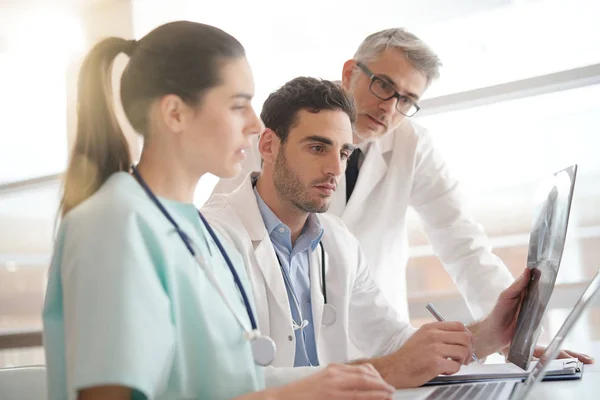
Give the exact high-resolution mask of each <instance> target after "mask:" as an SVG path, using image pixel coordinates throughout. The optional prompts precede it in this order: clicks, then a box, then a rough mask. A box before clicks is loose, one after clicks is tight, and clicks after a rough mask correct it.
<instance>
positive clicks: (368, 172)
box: [342, 141, 388, 219]
mask: <svg viewBox="0 0 600 400" xmlns="http://www.w3.org/2000/svg"><path fill="white" fill-rule="evenodd" d="M387 167H388V166H387V163H386V162H385V160H384V158H383V153H382V151H381V148H380V146H379V141H374V142H371V143H370V145H369V147H368V149H367V154H365V159H364V161H363V163H362V166H361V167H360V172H359V174H358V180H357V181H356V186H355V188H354V192H352V196H350V201H348V204H347V205H346V208H345V209H344V212H343V213H342V219H345V218H346V217H347V216H348V215H360V214H361V212H360V211H361V207H364V203H365V201H366V199H367V196H368V195H369V193H371V191H372V190H373V188H374V187H375V186H376V185H377V184H378V183H379V181H380V180H381V178H383V176H384V175H385V173H386V171H387ZM345 192H346V191H345V190H344V193H345ZM372 206H376V205H372Z"/></svg>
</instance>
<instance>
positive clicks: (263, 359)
mask: <svg viewBox="0 0 600 400" xmlns="http://www.w3.org/2000/svg"><path fill="white" fill-rule="evenodd" d="M131 171H132V172H133V176H134V177H135V179H136V180H137V181H138V183H139V184H140V185H141V186H142V188H143V189H144V191H145V192H146V194H147V195H148V197H150V199H151V200H152V202H153V203H154V204H155V205H156V206H157V207H158V209H159V210H160V211H161V213H162V214H163V215H164V216H165V217H166V218H167V219H168V220H169V222H170V223H171V225H173V227H174V228H175V230H176V231H177V234H178V235H179V237H180V238H181V240H182V241H183V243H184V244H185V247H187V249H188V251H189V252H190V254H191V255H192V257H194V259H195V260H196V262H198V264H199V265H200V266H201V267H202V269H203V270H204V272H205V273H206V276H207V277H208V279H209V280H210V281H211V283H212V284H213V285H214V286H215V288H216V289H217V291H218V292H219V294H220V295H221V297H222V298H223V301H224V302H225V304H226V305H227V307H228V308H229V310H231V312H232V313H233V315H234V317H235V319H236V320H237V321H238V323H239V324H240V326H241V327H242V329H243V330H244V337H245V338H246V339H247V340H249V341H250V345H251V347H252V355H253V357H254V362H255V363H256V364H257V365H260V366H263V367H266V366H268V365H271V363H272V362H273V360H274V359H275V351H276V347H275V342H273V339H271V338H270V337H269V336H264V335H262V334H261V333H260V331H259V330H258V326H257V325H256V319H255V318H254V314H253V313H252V308H251V307H250V301H249V300H248V296H247V295H246V291H245V290H244V287H243V286H242V282H241V281H240V277H239V276H238V274H237V271H236V270H235V268H234V266H233V263H232V262H231V259H230V258H229V256H228V255H227V252H226V251H225V249H224V248H223V245H222V244H221V241H220V240H219V238H218V237H217V235H216V234H215V232H214V231H213V229H212V228H211V227H210V225H209V224H208V222H207V221H206V219H204V216H202V214H201V213H200V211H198V215H199V216H200V219H201V220H202V223H203V224H204V226H205V227H206V230H207V231H208V233H209V234H210V236H211V237H212V239H213V240H214V242H215V244H216V245H217V247H218V248H219V252H221V255H222V256H223V258H224V259H225V262H226V263H227V267H228V268H229V271H230V272H231V275H233V280H234V281H235V284H236V286H237V288H238V290H239V291H240V294H241V295H242V299H243V300H244V306H245V307H246V312H247V313H248V319H250V325H251V328H252V329H247V326H246V324H245V323H244V321H243V320H242V318H240V316H239V315H238V314H237V312H235V310H234V308H233V307H232V306H231V303H230V302H229V299H228V298H227V296H225V293H224V292H223V290H222V289H221V285H219V282H218V281H217V278H216V276H215V274H214V272H213V270H212V268H210V267H209V266H208V265H207V264H206V262H205V261H204V259H203V258H202V257H200V254H199V252H197V251H196V250H194V245H193V242H192V240H191V239H190V238H189V236H188V235H187V234H186V233H185V232H183V231H182V230H181V228H179V225H177V222H175V220H174V219H173V217H171V215H170V214H169V212H168V211H167V210H166V209H165V208H164V207H163V205H162V204H161V203H160V201H159V200H158V198H157V197H156V196H155V195H154V193H152V190H151V189H150V187H148V184H147V183H146V181H145V180H144V179H143V178H142V176H141V175H140V173H139V172H138V170H137V168H136V167H135V166H133V165H132V166H131Z"/></svg>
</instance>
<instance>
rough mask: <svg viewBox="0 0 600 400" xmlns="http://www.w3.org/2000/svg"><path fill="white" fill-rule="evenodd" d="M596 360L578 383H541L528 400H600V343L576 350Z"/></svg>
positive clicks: (404, 395) (403, 395)
mask: <svg viewBox="0 0 600 400" xmlns="http://www.w3.org/2000/svg"><path fill="white" fill-rule="evenodd" d="M573 350H575V351H580V352H582V353H585V354H589V355H591V356H592V357H595V358H596V363H595V364H591V365H586V366H584V368H583V378H582V379H580V380H576V381H554V382H540V383H539V384H538V385H537V386H536V387H535V388H534V390H533V391H532V393H531V394H530V395H529V397H528V398H527V400H566V399H576V400H598V399H600V342H593V343H587V345H583V346H581V347H579V346H578V347H577V348H576V349H575V348H574V349H573ZM419 391H420V389H409V390H399V391H397V392H396V393H397V394H396V396H395V397H394V398H397V399H410V398H412V397H413V396H411V395H412V394H414V397H415V398H418V397H419V394H418V393H419Z"/></svg>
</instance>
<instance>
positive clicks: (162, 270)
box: [43, 172, 264, 400]
mask: <svg viewBox="0 0 600 400" xmlns="http://www.w3.org/2000/svg"><path fill="white" fill-rule="evenodd" d="M160 201H161V203H162V204H163V205H164V206H165V208H166V209H167V210H168V212H169V213H170V214H171V216H172V217H173V218H174V219H175V221H176V222H177V223H178V224H179V226H180V227H181V229H182V230H183V231H184V232H185V233H186V234H187V235H188V236H189V237H190V238H191V240H192V242H193V243H194V244H195V247H196V249H198V250H199V252H200V254H201V255H202V256H203V257H204V258H205V260H206V261H207V264H208V266H209V267H211V268H212V269H213V271H214V273H215V275H216V277H217V280H218V282H219V283H220V285H221V288H222V289H223V291H224V293H225V295H226V296H227V297H228V298H229V300H230V303H231V304H232V306H233V308H234V309H235V310H236V312H237V314H238V315H239V316H240V317H241V318H242V320H243V321H244V322H245V324H247V326H246V327H247V328H250V321H249V318H248V314H247V311H246V308H245V307H244V303H243V300H242V296H241V294H240V292H239V290H238V289H237V286H236V285H235V282H234V280H233V276H232V274H231V273H230V271H229V269H228V267H227V264H226V262H225V261H224V259H223V257H222V255H221V253H220V252H219V250H218V248H217V246H216V244H215V243H214V241H213V240H212V238H211V237H210V235H209V233H208V232H207V230H206V228H205V227H204V226H203V224H202V221H201V220H200V218H199V216H198V211H197V209H196V207H195V206H194V205H193V204H189V203H180V202H176V201H173V200H167V199H162V198H161V199H160ZM221 243H222V244H223V246H224V247H225V250H226V251H227V253H228V255H229V257H230V258H231V261H232V262H233V264H234V266H235V268H236V270H237V273H238V274H239V276H240V279H241V281H242V284H243V286H244V289H245V290H246V292H247V294H248V297H249V298H250V301H251V304H252V308H253V312H254V303H253V302H252V293H251V286H250V283H249V280H248V277H247V275H246V271H245V268H244V265H243V260H242V257H241V255H240V254H239V253H238V252H237V251H236V250H235V249H234V248H233V246H231V245H229V243H227V242H226V241H225V240H221ZM43 323H44V347H45V352H46V363H47V369H48V391H49V399H50V400H54V399H67V398H68V399H74V398H76V396H77V391H78V390H80V389H82V388H87V387H93V386H101V385H120V386H126V387H129V388H132V389H133V396H132V398H134V399H138V398H139V399H144V398H147V399H211V400H212V399H229V398H232V397H235V396H238V395H241V394H244V393H248V392H252V391H256V390H260V389H263V388H264V376H263V369H262V368H261V367H258V366H256V365H255V363H254V361H253V356H252V351H251V347H250V343H249V342H248V340H246V339H245V338H244V336H243V335H244V330H243V328H242V327H241V326H240V324H239V323H238V322H237V320H236V319H235V317H234V315H233V313H232V312H231V310H230V309H229V308H228V307H227V306H226V304H225V302H224V301H223V299H222V297H221V296H220V295H219V292H218V291H217V289H216V288H215V287H214V286H213V284H211V282H210V281H209V279H208V277H207V275H206V273H205V272H204V270H203V269H202V267H200V265H199V264H198V263H197V262H196V260H195V259H194V258H193V257H192V255H191V254H190V252H189V251H188V250H187V248H186V247H185V245H184V243H183V241H182V240H181V238H180V237H179V235H178V234H177V233H176V231H175V229H174V228H173V226H172V225H171V224H170V223H169V221H168V220H167V219H166V218H165V216H164V215H163V214H162V213H161V212H160V210H159V209H158V208H157V207H156V205H155V204H154V203H153V202H152V201H151V200H150V198H149V197H148V195H147V194H146V193H145V192H144V191H143V189H142V187H141V186H140V185H139V183H138V182H137V181H136V180H135V179H134V178H133V177H132V176H131V175H129V174H128V173H125V172H119V173H115V174H113V175H112V176H111V177H110V178H109V179H108V180H107V181H106V182H105V184H104V185H103V186H102V187H101V188H100V189H99V190H98V191H97V192H96V193H95V194H94V195H93V196H91V197H90V198H89V199H87V200H86V201H84V202H83V203H81V204H80V205H78V206H77V207H76V208H74V209H73V210H71V211H70V212H69V213H68V214H67V215H66V216H65V218H64V220H63V221H62V223H61V226H60V229H59V232H58V235H57V240H56V243H55V248H54V254H53V257H52V264H51V266H50V270H49V278H48V288H47V292H46V300H45V305H44V311H43Z"/></svg>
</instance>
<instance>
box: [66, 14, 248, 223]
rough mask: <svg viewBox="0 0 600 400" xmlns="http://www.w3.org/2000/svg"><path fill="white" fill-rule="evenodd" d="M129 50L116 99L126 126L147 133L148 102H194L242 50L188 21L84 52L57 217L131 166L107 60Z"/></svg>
mask: <svg viewBox="0 0 600 400" xmlns="http://www.w3.org/2000/svg"><path fill="white" fill-rule="evenodd" d="M120 53H125V54H127V55H128V56H129V58H130V59H129V63H128V65H127V67H126V68H125V71H124V72H123V76H122V78H121V101H122V103H123V109H124V111H125V115H126V116H127V118H128V120H129V122H130V123H131V125H132V126H133V128H134V129H135V130H136V131H137V132H139V133H141V134H142V135H143V134H145V133H147V129H148V116H149V109H150V105H151V104H152V102H153V101H154V100H156V99H157V98H160V97H162V96H164V95H167V94H174V95H176V96H179V97H180V98H181V99H182V100H183V101H185V102H186V103H188V104H190V105H192V106H194V105H198V104H199V103H200V101H201V99H202V96H203V94H204V92H205V91H206V90H208V89H210V88H213V87H215V86H218V85H219V84H220V81H221V75H220V68H221V66H222V64H223V62H224V61H226V60H228V59H234V58H238V57H243V56H244V55H245V51H244V48H243V46H242V45H241V44H240V43H239V42H238V41H237V40H236V39H235V38H234V37H233V36H231V35H229V34H227V33H225V32H223V31H222V30H220V29H218V28H215V27H213V26H209V25H204V24H200V23H195V22H189V21H177V22H171V23H168V24H165V25H161V26H160V27H158V28H156V29H155V30H153V31H152V32H150V33H148V34H147V35H146V36H144V37H143V38H142V39H140V40H139V41H135V40H125V39H122V38H116V37H111V38H107V39H104V40H102V41H101V42H100V43H98V44H96V45H95V46H94V48H92V50H91V51H90V52H89V53H88V55H87V56H86V58H85V60H84V62H83V65H82V66H81V70H80V72H79V81H78V98H77V134H76V138H75V144H74V147H73V153H72V155H71V159H70V162H69V166H68V168H67V171H66V174H65V178H64V193H63V197H62V200H61V205H60V210H61V213H62V215H63V216H64V215H65V214H66V213H67V212H69V211H70V210H71V209H72V208H74V207H76V206H77V205H78V204H79V203H81V202H82V201H84V200H85V199H87V198H88V197H90V196H91V195H93V194H94V193H95V192H96V191H97V190H98V189H99V188H100V186H102V184H103V183H104V182H105V181H106V180H107V179H108V177H109V176H110V175H112V174H113V173H115V172H118V171H127V170H129V167H130V166H131V156H130V152H129V146H128V144H127V141H126V139H125V136H124V135H123V131H122V130H121V127H120V126H119V123H118V121H117V118H116V114H115V111H114V104H113V93H112V82H111V77H112V64H113V61H114V59H115V58H116V57H117V55H119V54H120Z"/></svg>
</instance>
